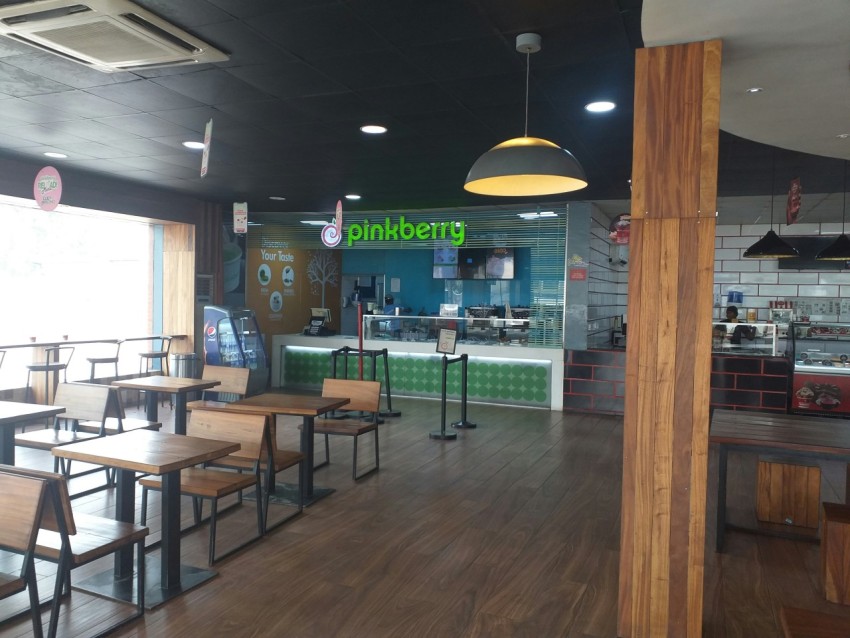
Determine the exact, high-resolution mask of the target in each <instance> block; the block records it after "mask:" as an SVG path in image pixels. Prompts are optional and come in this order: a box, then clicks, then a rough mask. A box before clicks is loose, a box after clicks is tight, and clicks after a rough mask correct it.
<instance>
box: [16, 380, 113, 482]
mask: <svg viewBox="0 0 850 638" xmlns="http://www.w3.org/2000/svg"><path fill="white" fill-rule="evenodd" d="M108 402H109V386H105V385H94V384H89V383H60V384H59V386H58V387H57V388H56V400H55V404H56V405H61V406H63V407H64V408H65V412H63V413H62V414H57V415H56V416H55V417H54V418H53V428H51V429H47V430H38V431H36V432H24V433H23V434H16V435H15V445H17V446H18V447H25V448H32V449H36V450H46V451H48V452H49V451H50V450H52V449H53V448H55V447H57V446H59V445H68V444H69V443H77V442H78V441H85V440H86V439H92V438H96V437H98V436H102V435H103V434H105V430H104V428H105V425H106V408H107V404H108ZM81 421H94V422H96V423H98V424H100V427H99V428H98V432H95V433H92V432H82V431H80V430H79V429H78V426H79V423H80V422H81ZM62 422H64V423H65V426H66V429H64V430H61V429H59V425H60V423H62ZM68 423H70V424H71V429H70V430H69V429H67V425H68ZM60 461H61V463H60ZM60 469H61V472H62V473H63V474H65V475H66V476H67V475H68V474H69V473H70V471H71V467H70V462H69V463H67V464H66V463H65V462H64V459H59V457H54V459H53V471H54V472H59V471H60ZM96 471H97V470H96Z"/></svg>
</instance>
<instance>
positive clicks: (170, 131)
mask: <svg viewBox="0 0 850 638" xmlns="http://www.w3.org/2000/svg"><path fill="white" fill-rule="evenodd" d="M97 121H98V122H100V123H101V124H106V125H107V126H111V127H113V128H117V129H119V130H121V131H127V132H129V133H134V134H136V135H138V136H139V137H165V136H166V135H185V136H186V139H193V138H194V135H193V133H194V131H189V130H187V129H184V128H183V127H182V126H177V125H176V124H172V123H171V122H166V121H165V120H163V119H160V118H158V117H155V116H153V115H149V114H147V113H138V114H136V115H119V116H117V117H105V118H98V119H97Z"/></svg>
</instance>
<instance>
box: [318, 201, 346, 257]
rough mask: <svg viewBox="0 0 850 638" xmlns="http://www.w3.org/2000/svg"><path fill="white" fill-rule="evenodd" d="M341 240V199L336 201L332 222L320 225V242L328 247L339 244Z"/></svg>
mask: <svg viewBox="0 0 850 638" xmlns="http://www.w3.org/2000/svg"><path fill="white" fill-rule="evenodd" d="M341 241H342V200H339V201H337V203H336V215H335V216H334V221H333V223H332V224H325V225H324V226H323V227H322V243H323V244H324V245H325V246H327V247H328V248H333V247H335V246H337V245H339V242H341Z"/></svg>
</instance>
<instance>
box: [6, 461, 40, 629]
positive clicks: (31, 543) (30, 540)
mask: <svg viewBox="0 0 850 638" xmlns="http://www.w3.org/2000/svg"><path fill="white" fill-rule="evenodd" d="M46 489H47V486H46V484H45V482H44V481H40V480H36V479H31V478H23V477H20V476H11V475H9V474H0V512H2V513H3V515H2V516H1V517H0V549H2V550H4V551H8V552H14V553H16V554H22V555H23V557H24V559H23V561H22V563H21V569H20V571H19V572H18V571H17V570H16V573H14V574H9V573H6V572H0V598H7V597H9V596H12V595H14V594H17V593H18V592H22V591H24V590H27V591H28V592H29V598H30V614H31V616H32V632H33V635H34V636H36V637H37V638H41V636H42V635H43V632H42V627H41V612H40V610H39V599H38V586H37V585H36V575H35V561H34V555H35V540H36V536H37V534H38V522H39V520H41V512H42V509H43V507H42V506H43V503H44V494H45V490H46Z"/></svg>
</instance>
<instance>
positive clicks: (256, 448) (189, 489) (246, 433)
mask: <svg viewBox="0 0 850 638" xmlns="http://www.w3.org/2000/svg"><path fill="white" fill-rule="evenodd" d="M186 434H187V435H189V436H197V437H202V438H206V439H215V440H218V441H229V442H234V443H239V444H240V446H241V447H240V449H239V451H238V452H234V455H236V456H242V457H244V458H246V459H249V460H250V474H243V473H242V472H231V471H227V470H217V469H211V468H208V467H204V468H198V467H193V468H188V469H185V470H182V471H181V472H180V493H181V494H182V495H183V496H191V497H192V506H193V512H194V519H195V525H199V524H200V523H201V522H202V518H203V505H202V503H203V499H209V500H210V506H211V511H210V517H209V523H210V547H209V564H210V565H213V564H214V563H215V562H216V560H221V559H222V558H225V557H226V556H230V555H231V554H233V553H235V552H237V551H239V550H240V549H242V548H243V547H245V546H247V545H248V544H250V543H252V542H254V541H255V540H257V539H259V538H260V537H262V535H263V533H264V529H263V521H264V518H263V503H262V500H261V499H259V498H258V499H256V502H257V505H256V506H257V536H256V537H253V538H250V539H249V540H247V541H245V542H244V543H241V544H240V545H238V546H236V547H233V548H231V549H229V550H227V551H226V552H225V553H224V554H220V555H219V556H218V557H216V552H215V540H216V527H217V522H218V501H219V499H221V498H223V497H225V496H229V495H231V494H237V495H238V496H239V501H240V502H241V493H242V491H243V490H245V489H248V488H251V487H253V488H254V489H255V490H256V493H257V494H260V493H261V490H262V481H261V479H260V459H261V457H262V456H263V454H264V453H265V452H264V451H265V450H268V449H269V445H270V442H269V428H268V419H267V417H266V415H263V414H243V413H239V412H229V411H213V410H193V411H192V416H191V418H190V419H189V423H188V424H187V426H186ZM139 484H140V485H141V486H142V513H141V523H142V525H144V524H145V522H146V521H147V511H148V491H149V490H157V491H162V477H160V476H144V477H142V478H141V479H139Z"/></svg>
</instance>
